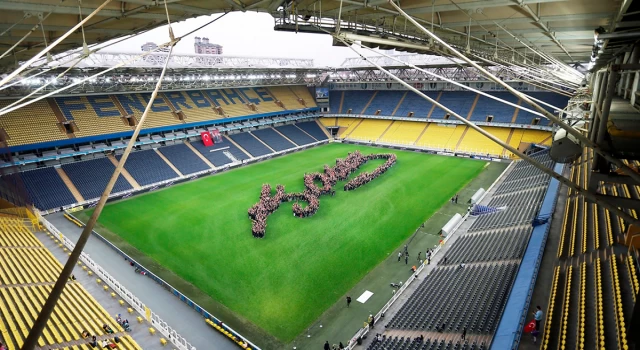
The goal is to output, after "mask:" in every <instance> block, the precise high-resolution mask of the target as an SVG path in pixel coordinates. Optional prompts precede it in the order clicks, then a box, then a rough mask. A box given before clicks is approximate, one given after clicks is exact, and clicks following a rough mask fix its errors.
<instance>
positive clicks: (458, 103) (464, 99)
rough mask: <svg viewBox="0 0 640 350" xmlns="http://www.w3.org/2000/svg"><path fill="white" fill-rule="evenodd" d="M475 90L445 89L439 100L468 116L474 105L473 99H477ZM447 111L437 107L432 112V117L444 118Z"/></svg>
mask: <svg viewBox="0 0 640 350" xmlns="http://www.w3.org/2000/svg"><path fill="white" fill-rule="evenodd" d="M476 95H477V94H476V93H475V92H466V91H443V92H442V95H441V96H440V99H439V100H438V102H440V103H441V104H443V105H445V106H447V108H449V109H450V110H452V111H454V112H455V113H457V114H459V115H460V116H462V117H463V118H466V117H467V114H469V111H470V110H471V107H472V106H473V101H474V100H475V99H476ZM446 114H447V113H446V112H445V111H444V110H442V109H440V108H438V107H436V108H435V109H434V110H433V113H431V118H433V119H444V117H445V115H446Z"/></svg>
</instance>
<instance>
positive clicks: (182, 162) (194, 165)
mask: <svg viewBox="0 0 640 350" xmlns="http://www.w3.org/2000/svg"><path fill="white" fill-rule="evenodd" d="M158 151H160V153H162V155H163V156H165V157H166V158H167V159H168V160H169V161H170V162H171V164H173V165H174V166H175V167H176V168H178V170H180V172H181V173H182V175H188V174H193V173H197V172H199V171H203V170H208V169H210V168H209V166H208V165H207V164H206V163H205V162H203V161H202V159H200V157H198V156H197V155H196V154H195V153H193V151H192V150H191V148H189V147H188V146H187V145H185V144H183V143H181V144H178V145H172V146H166V147H160V148H158Z"/></svg>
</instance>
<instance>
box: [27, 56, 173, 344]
mask: <svg viewBox="0 0 640 350" xmlns="http://www.w3.org/2000/svg"><path fill="white" fill-rule="evenodd" d="M174 45H175V43H173V44H172V45H171V48H170V49H169V53H168V54H167V60H166V61H165V64H164V68H162V73H160V78H159V79H158V82H157V83H156V88H155V90H154V91H153V93H152V94H151V98H150V99H149V102H148V103H147V107H146V108H145V109H144V113H142V117H141V118H140V122H139V123H138V125H137V126H136V129H135V131H134V132H133V135H132V136H131V139H130V140H129V143H128V144H127V148H126V149H125V151H124V153H123V154H122V158H121V159H120V162H118V166H116V170H115V171H114V172H113V174H112V175H111V179H110V180H109V183H108V184H107V187H106V188H105V189H104V192H102V195H101V196H100V200H99V201H98V205H96V208H95V210H94V212H93V214H92V215H91V218H90V219H89V222H87V225H86V226H85V227H84V229H83V230H82V234H81V235H80V238H78V242H76V246H75V248H73V251H72V252H71V255H70V256H69V259H68V260H67V263H66V264H65V265H64V268H63V269H62V272H61V273H60V276H59V277H58V280H57V281H56V283H55V285H54V286H53V289H52V290H51V294H49V296H48V297H47V301H46V302H45V303H44V306H43V307H42V310H40V313H39V314H38V318H37V319H36V322H35V323H34V324H33V327H32V328H31V330H30V331H29V335H28V336H27V339H26V340H25V341H24V344H23V345H22V350H33V349H34V348H35V347H36V345H38V339H39V338H40V336H41V335H42V331H43V330H44V327H45V326H46V324H47V321H48V320H49V317H51V313H52V312H53V308H54V307H55V306H56V303H57V302H58V299H60V295H62V291H63V290H64V287H65V286H66V285H67V280H68V279H69V277H70V276H71V273H72V272H73V268H74V266H75V265H76V263H77V262H78V259H79V258H80V254H81V253H82V250H83V249H84V246H85V245H86V243H87V240H88V239H89V236H90V235H91V231H92V230H93V227H94V226H95V224H96V221H98V217H99V216H100V213H102V209H103V208H104V205H105V203H106V202H107V198H109V194H110V193H111V190H112V189H113V186H114V185H115V183H116V180H118V176H120V173H121V172H122V168H124V164H125V163H126V161H127V158H128V157H129V153H131V150H132V149H133V146H134V145H135V143H136V139H137V138H138V135H139V134H140V130H142V125H143V124H144V121H145V119H146V118H147V115H148V114H149V111H150V110H151V105H153V101H154V100H155V98H156V96H158V90H160V86H162V79H163V78H164V74H165V72H166V71H167V67H168V66H169V58H170V57H171V53H172V52H173V46H174Z"/></svg>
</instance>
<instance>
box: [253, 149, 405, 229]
mask: <svg viewBox="0 0 640 350" xmlns="http://www.w3.org/2000/svg"><path fill="white" fill-rule="evenodd" d="M372 159H387V161H386V162H385V163H384V164H383V165H381V166H380V167H378V168H376V169H375V170H374V171H372V172H369V173H363V174H360V175H358V176H357V177H356V178H354V179H353V180H351V181H349V182H348V183H347V184H346V185H345V187H344V190H345V191H349V190H353V189H356V188H358V187H360V186H362V185H364V184H367V183H368V182H370V181H371V180H373V179H375V178H377V177H378V176H380V175H382V174H384V173H385V172H386V171H387V170H388V169H389V168H390V167H391V166H392V165H393V164H395V163H396V161H397V157H396V155H395V154H391V153H388V154H370V155H367V156H363V155H362V153H360V151H355V152H351V153H349V154H348V155H347V157H346V158H345V159H336V165H335V166H333V167H330V166H328V165H325V166H324V173H318V172H315V173H308V174H305V175H304V186H305V190H304V191H302V192H298V193H286V192H285V190H284V186H282V185H277V186H276V193H275V195H272V194H271V185H269V184H264V185H262V189H261V191H260V201H259V202H258V203H256V204H254V205H253V206H252V207H251V208H249V210H248V212H247V214H248V215H249V219H251V220H252V225H251V233H252V234H253V236H254V237H256V238H263V237H264V234H265V231H266V228H267V218H268V217H269V215H271V214H272V213H273V212H275V211H276V210H278V208H279V207H280V204H281V203H283V202H289V201H293V200H295V201H296V203H294V204H293V207H292V209H293V216H295V217H301V218H304V217H309V216H313V215H314V214H315V213H316V212H317V211H318V209H319V208H320V200H319V198H320V196H322V195H326V194H329V195H331V196H335V193H336V192H335V190H333V186H335V184H336V183H337V182H338V181H343V180H346V179H347V178H348V177H349V175H351V174H352V173H353V172H354V171H356V170H358V169H359V168H360V166H361V165H362V164H364V163H366V162H367V161H369V160H372ZM316 180H317V181H320V183H321V184H322V187H318V186H317V185H316V183H315V182H316ZM299 202H306V203H307V205H306V206H305V207H303V206H302V205H301V204H300V203H299Z"/></svg>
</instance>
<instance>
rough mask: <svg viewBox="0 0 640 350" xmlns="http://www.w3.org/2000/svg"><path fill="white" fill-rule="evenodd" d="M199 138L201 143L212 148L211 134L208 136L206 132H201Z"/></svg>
mask: <svg viewBox="0 0 640 350" xmlns="http://www.w3.org/2000/svg"><path fill="white" fill-rule="evenodd" d="M200 137H201V138H202V143H204V145H205V146H207V147H210V146H213V142H212V141H211V134H209V132H208V131H203V132H201V133H200Z"/></svg>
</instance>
